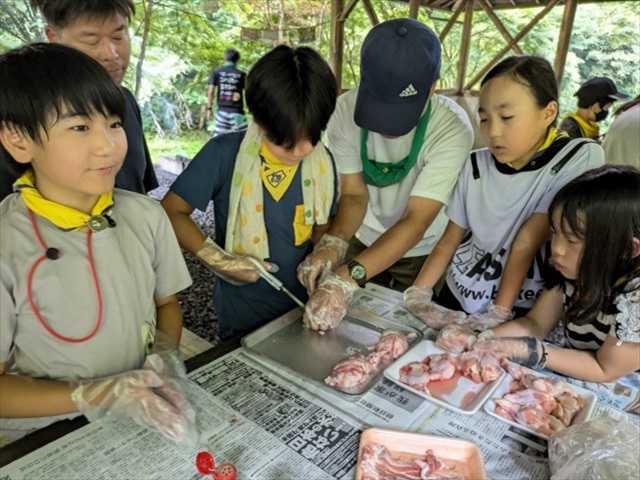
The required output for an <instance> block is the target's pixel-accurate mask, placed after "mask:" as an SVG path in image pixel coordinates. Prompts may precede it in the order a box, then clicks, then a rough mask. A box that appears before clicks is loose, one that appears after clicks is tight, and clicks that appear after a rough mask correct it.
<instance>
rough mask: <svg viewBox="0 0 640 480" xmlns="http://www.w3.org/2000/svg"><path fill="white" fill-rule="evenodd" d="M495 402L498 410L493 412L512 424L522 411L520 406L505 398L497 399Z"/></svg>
mask: <svg viewBox="0 0 640 480" xmlns="http://www.w3.org/2000/svg"><path fill="white" fill-rule="evenodd" d="M494 402H495V404H496V408H495V409H494V410H493V411H494V412H495V413H497V414H498V415H500V416H501V417H504V418H506V419H507V420H511V421H512V422H515V421H516V414H517V413H518V412H519V411H520V405H516V404H515V403H513V402H510V401H509V400H505V399H504V398H496V399H495V400H494Z"/></svg>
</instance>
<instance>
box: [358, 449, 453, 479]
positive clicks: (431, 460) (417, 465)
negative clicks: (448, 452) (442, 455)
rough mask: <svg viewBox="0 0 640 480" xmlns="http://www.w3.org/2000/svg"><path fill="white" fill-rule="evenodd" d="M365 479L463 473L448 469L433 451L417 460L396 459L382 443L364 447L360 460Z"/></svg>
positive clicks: (447, 477)
mask: <svg viewBox="0 0 640 480" xmlns="http://www.w3.org/2000/svg"><path fill="white" fill-rule="evenodd" d="M359 465H360V470H361V472H362V479H363V480H391V479H394V480H395V479H404V480H425V479H431V478H433V479H442V480H444V479H450V480H454V479H462V478H463V477H462V475H460V474H458V473H457V472H455V471H453V470H448V469H447V466H446V465H445V463H444V462H443V461H442V460H440V459H439V458H438V457H437V456H436V455H435V454H434V452H433V450H427V451H426V453H425V456H424V458H419V459H415V460H399V459H394V458H393V457H392V456H391V454H390V453H389V451H388V450H387V449H386V448H385V447H384V446H382V445H377V444H372V445H367V446H366V447H364V448H363V449H362V453H361V454H360V460H359Z"/></svg>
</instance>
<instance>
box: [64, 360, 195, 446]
mask: <svg viewBox="0 0 640 480" xmlns="http://www.w3.org/2000/svg"><path fill="white" fill-rule="evenodd" d="M150 363H151V364H152V363H155V359H152V360H151V361H150ZM145 365H146V362H145ZM71 388H72V392H71V399H72V400H73V402H74V403H75V404H76V406H77V407H78V410H79V411H80V412H81V413H83V414H84V416H85V417H87V419H88V420H89V421H90V422H95V421H108V420H115V419H119V418H124V417H130V418H132V419H133V420H134V421H136V422H137V423H138V424H140V425H142V426H143V427H147V428H152V429H155V430H158V431H159V432H160V433H162V434H163V435H164V436H165V437H167V438H170V439H172V440H175V441H178V442H181V441H189V440H190V435H191V434H192V426H193V420H194V418H193V416H192V413H193V410H191V411H190V413H187V415H185V414H183V412H182V411H181V410H180V408H177V407H176V406H175V405H174V403H172V402H176V400H175V399H174V398H172V399H171V401H169V400H167V398H165V397H164V396H162V395H160V394H159V393H158V392H162V393H163V394H165V395H167V392H168V389H170V388H171V387H170V386H169V385H167V384H165V382H164V381H163V380H162V378H161V377H160V376H159V375H158V374H157V373H156V372H155V371H154V370H153V367H152V366H146V367H144V368H142V369H140V370H132V371H129V372H125V373H121V374H118V375H114V376H111V377H106V378H102V379H98V380H91V381H76V382H71ZM157 389H159V390H157ZM163 389H167V390H163ZM169 397H170V396H169ZM188 416H189V417H191V418H188Z"/></svg>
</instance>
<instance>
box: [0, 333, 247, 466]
mask: <svg viewBox="0 0 640 480" xmlns="http://www.w3.org/2000/svg"><path fill="white" fill-rule="evenodd" d="M240 339H241V337H240V336H238V337H232V338H230V339H229V340H225V341H224V342H222V343H220V344H219V345H217V346H215V347H213V348H210V349H209V350H205V351H204V352H202V353H200V354H199V355H196V356H194V357H192V358H190V359H188V360H186V361H185V366H186V367H187V372H192V371H194V370H196V369H198V368H200V367H202V366H204V365H207V364H208V363H211V362H212V361H214V360H215V359H217V358H220V357H222V356H224V355H226V354H227V353H229V352H231V351H233V350H235V349H236V348H238V347H240ZM87 423H89V422H88V420H87V419H86V418H85V417H84V416H79V417H76V418H73V419H71V420H61V421H59V422H56V423H53V424H51V425H49V426H47V427H44V428H41V429H39V430H36V431H35V432H33V433H30V434H29V435H25V436H24V437H23V438H21V439H19V440H16V441H15V442H11V443H10V444H8V445H6V446H4V447H2V448H0V467H4V466H5V465H8V464H10V463H11V462H13V461H15V460H18V459H19V458H22V457H24V456H25V455H27V454H29V453H31V452H33V451H35V450H37V449H38V448H41V447H43V446H45V445H47V444H48V443H51V442H53V441H55V440H57V439H59V438H61V437H64V436H65V435H67V434H69V433H71V432H73V431H75V430H77V429H79V428H80V427H83V426H85V425H86V424H87Z"/></svg>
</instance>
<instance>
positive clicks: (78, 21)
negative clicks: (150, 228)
mask: <svg viewBox="0 0 640 480" xmlns="http://www.w3.org/2000/svg"><path fill="white" fill-rule="evenodd" d="M31 6H32V8H33V9H34V10H39V11H40V12H41V13H42V16H43V17H44V18H45V20H46V22H47V26H46V27H45V34H46V36H47V38H48V39H49V41H50V42H52V43H61V44H64V45H67V46H69V47H73V48H76V49H78V50H80V51H81V52H83V53H85V54H87V55H89V56H90V57H92V58H93V59H94V60H96V61H97V62H99V63H100V65H102V66H103V67H104V68H105V70H107V72H109V75H111V78H113V80H114V81H115V82H116V83H117V84H118V85H120V88H121V90H122V93H123V95H124V98H125V103H126V107H127V110H126V117H125V120H124V124H123V128H124V131H125V134H126V136H127V143H128V149H127V155H126V157H125V159H124V163H123V164H122V168H121V169H120V171H119V172H118V175H117V176H116V185H115V186H116V188H121V189H123V190H129V191H132V192H137V193H142V194H145V193H147V192H148V191H150V190H153V189H154V188H157V187H158V180H157V179H156V174H155V171H154V169H153V164H152V163H151V156H150V154H149V149H148V147H147V142H146V141H145V138H144V133H143V131H142V117H141V115H140V108H139V107H138V104H137V102H136V99H135V98H134V96H133V94H132V93H131V92H130V91H129V90H127V89H126V88H125V87H123V86H122V85H121V83H122V79H123V78H124V75H125V73H126V71H127V68H128V67H129V60H130V58H131V39H130V37H129V22H130V21H131V18H132V17H133V15H134V13H135V7H134V4H133V1H132V0H109V1H105V0H82V1H78V0H31ZM38 81H46V79H38ZM0 174H1V177H0V200H1V199H3V198H4V197H6V196H7V195H9V194H10V193H11V192H12V184H13V182H14V181H15V180H16V178H15V176H14V175H12V174H10V173H9V172H5V171H4V170H3V171H2V172H0Z"/></svg>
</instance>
